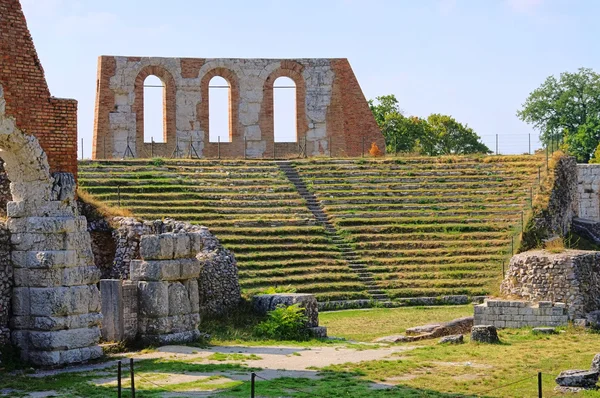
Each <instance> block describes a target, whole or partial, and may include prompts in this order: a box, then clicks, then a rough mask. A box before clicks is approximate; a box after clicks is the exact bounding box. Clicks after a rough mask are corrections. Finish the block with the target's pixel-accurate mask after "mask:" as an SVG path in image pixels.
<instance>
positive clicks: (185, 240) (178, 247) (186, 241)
mask: <svg viewBox="0 0 600 398" xmlns="http://www.w3.org/2000/svg"><path fill="white" fill-rule="evenodd" d="M188 257H190V237H189V236H188V234H186V233H179V234H175V235H174V236H173V258H188Z"/></svg>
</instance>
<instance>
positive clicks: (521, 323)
mask: <svg viewBox="0 0 600 398" xmlns="http://www.w3.org/2000/svg"><path fill="white" fill-rule="evenodd" d="M568 321H569V315H568V313H567V308H566V305H565V304H564V303H552V302H551V301H540V302H539V303H537V304H533V303H531V302H528V301H509V300H486V302H485V303H483V304H480V305H476V306H475V320H474V324H475V325H493V326H495V327H497V328H523V327H540V326H564V325H566V324H567V322H568Z"/></svg>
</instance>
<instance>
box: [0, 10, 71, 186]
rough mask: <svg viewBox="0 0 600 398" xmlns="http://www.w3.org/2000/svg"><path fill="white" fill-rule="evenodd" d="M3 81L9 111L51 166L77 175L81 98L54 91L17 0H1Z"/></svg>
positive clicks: (0, 79) (0, 73) (0, 66)
mask: <svg viewBox="0 0 600 398" xmlns="http://www.w3.org/2000/svg"><path fill="white" fill-rule="evenodd" d="M0 84H2V87H3V88H4V98H5V99H6V113H7V114H8V115H9V116H13V117H15V119H16V122H17V127H18V128H19V129H20V130H21V131H23V132H24V133H26V134H32V135H34V136H35V137H37V139H38V140H39V142H40V144H41V146H42V148H43V149H44V151H45V152H46V154H47V155H48V162H49V163H50V169H51V171H67V172H71V173H73V174H74V175H75V176H77V101H75V100H69V99H59V98H54V97H51V96H50V91H49V90H48V85H47V83H46V78H45V76H44V70H43V68H42V65H41V63H40V60H39V59H38V56H37V52H36V50H35V47H34V45H33V40H32V38H31V34H30V33H29V29H28V28H27V22H26V21H25V16H24V15H23V11H22V9H21V5H20V4H19V1H18V0H0Z"/></svg>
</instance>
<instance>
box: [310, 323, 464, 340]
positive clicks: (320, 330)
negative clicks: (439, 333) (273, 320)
mask: <svg viewBox="0 0 600 398" xmlns="http://www.w3.org/2000/svg"><path fill="white" fill-rule="evenodd" d="M308 333H309V334H310V335H311V336H312V337H314V338H317V339H325V338H327V328H326V327H325V326H315V327H311V328H308ZM461 336H462V335H461Z"/></svg>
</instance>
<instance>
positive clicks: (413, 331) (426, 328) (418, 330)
mask: <svg viewBox="0 0 600 398" xmlns="http://www.w3.org/2000/svg"><path fill="white" fill-rule="evenodd" d="M440 326H442V324H441V323H432V324H429V325H423V326H415V327H412V328H408V329H406V331H405V332H406V334H407V335H409V336H415V335H419V334H423V333H431V332H433V331H434V330H435V329H437V328H439V327H440Z"/></svg>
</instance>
